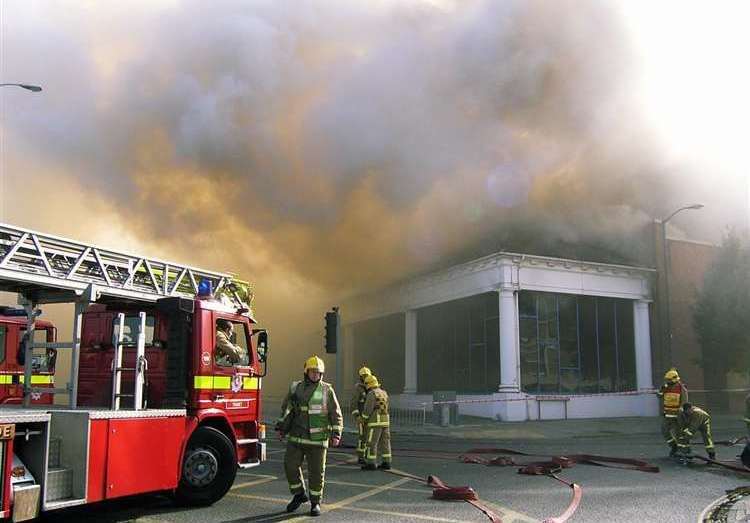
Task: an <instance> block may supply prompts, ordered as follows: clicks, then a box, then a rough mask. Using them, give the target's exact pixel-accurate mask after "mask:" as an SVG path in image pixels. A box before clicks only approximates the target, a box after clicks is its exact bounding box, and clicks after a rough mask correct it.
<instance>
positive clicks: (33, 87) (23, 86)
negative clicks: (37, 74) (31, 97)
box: [0, 84, 42, 93]
mask: <svg viewBox="0 0 750 523" xmlns="http://www.w3.org/2000/svg"><path fill="white" fill-rule="evenodd" d="M0 87H20V88H21V89H26V90H27V91H31V92H32V93H38V92H39V91H41V90H42V88H41V87H39V86H38V85H29V84H0Z"/></svg>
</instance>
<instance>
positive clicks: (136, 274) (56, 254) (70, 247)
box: [0, 223, 250, 408]
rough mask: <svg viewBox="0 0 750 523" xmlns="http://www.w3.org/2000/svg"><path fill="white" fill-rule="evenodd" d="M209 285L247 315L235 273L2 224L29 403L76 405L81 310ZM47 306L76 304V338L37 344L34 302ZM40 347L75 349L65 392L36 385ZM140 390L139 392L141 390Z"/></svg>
mask: <svg viewBox="0 0 750 523" xmlns="http://www.w3.org/2000/svg"><path fill="white" fill-rule="evenodd" d="M206 282H207V285H206V287H209V288H210V292H208V293H206V294H209V295H210V296H211V297H217V295H219V294H221V295H222V297H223V298H226V299H229V300H231V301H232V302H233V303H234V304H235V305H236V306H237V307H238V308H243V309H245V310H250V307H249V305H248V304H246V303H245V302H243V301H242V299H240V297H239V296H238V293H237V292H236V287H235V282H234V279H233V276H232V275H231V274H228V273H220V272H215V271H208V270H204V269H199V268H196V267H190V266H187V265H184V264H179V263H172V262H167V261H163V260H159V259H156V258H149V257H145V256H137V255H134V254H130V253H127V252H124V251H116V250H113V249H106V248H102V247H97V246H95V245H91V244H86V243H82V242H78V241H75V240H70V239H67V238H62V237H59V236H53V235H50V234H44V233H40V232H36V231H32V230H29V229H24V228H21V227H16V226H13V225H8V224H4V223H0V291H6V292H15V293H18V294H19V295H20V296H19V303H21V304H22V305H23V306H24V308H25V309H26V316H27V328H26V332H27V337H28V342H27V343H26V344H25V360H24V361H25V363H26V365H25V366H24V405H25V406H28V405H29V404H30V402H31V395H32V394H50V393H51V394H55V393H65V394H68V395H69V406H70V407H71V408H74V407H76V405H77V396H78V369H79V355H80V350H81V327H82V320H83V313H84V311H85V310H86V307H88V306H89V304H91V303H93V302H96V301H101V300H105V299H106V300H110V301H111V300H116V301H123V300H125V301H131V302H132V301H136V302H149V303H153V302H155V301H156V300H158V299H160V298H164V297H169V296H180V297H183V298H189V299H195V297H196V296H197V295H198V294H199V293H200V292H201V289H200V286H201V285H202V284H206ZM44 303H74V304H75V315H74V319H73V341H71V342H68V343H37V342H34V341H33V340H34V322H35V319H36V317H37V316H38V315H39V314H40V312H39V311H38V310H37V305H40V304H44ZM142 332H143V330H142ZM144 335H145V333H144ZM35 348H44V349H51V348H54V349H62V348H69V349H72V357H71V370H70V384H69V385H68V388H42V387H32V383H31V374H32V368H31V361H32V357H33V349H35ZM143 361H145V358H144V360H143ZM117 366H118V367H120V366H121V365H117ZM144 370H145V368H144ZM141 379H142V377H141ZM140 388H141V390H142V386H141V387H140ZM141 394H142V392H141ZM141 400H142V396H141ZM137 404H138V403H137Z"/></svg>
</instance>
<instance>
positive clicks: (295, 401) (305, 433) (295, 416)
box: [276, 356, 344, 516]
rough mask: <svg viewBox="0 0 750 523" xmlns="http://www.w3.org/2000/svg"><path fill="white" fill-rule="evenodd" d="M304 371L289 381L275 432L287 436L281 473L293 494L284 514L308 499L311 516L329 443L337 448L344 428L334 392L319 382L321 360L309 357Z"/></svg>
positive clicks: (314, 512)
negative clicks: (304, 474)
mask: <svg viewBox="0 0 750 523" xmlns="http://www.w3.org/2000/svg"><path fill="white" fill-rule="evenodd" d="M304 369H305V375H304V378H303V380H302V381H295V382H292V385H291V387H290V388H289V393H288V394H287V396H286V398H285V399H284V402H283V404H282V405H281V418H280V419H279V421H278V423H277V424H276V430H277V431H278V432H279V436H280V437H284V436H285V435H286V436H287V445H286V453H285V454H284V472H285V473H286V479H287V482H288V483H289V490H290V491H291V493H292V494H293V495H294V497H293V498H292V500H291V501H290V502H289V504H288V505H287V506H286V510H287V512H294V511H295V510H297V509H298V508H299V507H300V505H302V504H303V503H305V502H307V501H308V499H309V501H310V515H311V516H320V501H321V499H322V498H323V484H324V481H325V471H326V454H327V452H328V441H329V439H330V441H331V444H332V445H333V446H334V447H337V446H338V445H339V443H341V433H342V431H343V428H344V427H343V418H342V416H341V408H340V407H339V402H338V399H337V398H336V393H335V392H334V390H333V387H332V386H331V385H330V384H329V383H326V382H325V381H323V379H322V378H323V374H324V373H325V363H324V362H323V360H321V359H320V358H318V357H317V356H312V357H310V358H309V359H308V360H307V361H305V367H304ZM303 461H307V472H308V486H309V498H308V496H307V494H306V493H305V484H304V479H303V477H302V462H303Z"/></svg>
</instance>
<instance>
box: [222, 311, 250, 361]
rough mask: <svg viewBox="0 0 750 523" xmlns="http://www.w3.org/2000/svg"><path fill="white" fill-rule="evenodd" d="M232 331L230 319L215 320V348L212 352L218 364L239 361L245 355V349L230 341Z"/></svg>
mask: <svg viewBox="0 0 750 523" xmlns="http://www.w3.org/2000/svg"><path fill="white" fill-rule="evenodd" d="M233 332H234V327H233V326H232V322H231V321H228V320H224V319H219V320H216V350H215V351H214V352H215V358H216V362H217V363H218V364H219V365H232V364H235V363H240V362H241V361H242V360H243V358H244V357H245V349H243V348H242V347H240V346H239V345H235V344H234V343H232V334H233Z"/></svg>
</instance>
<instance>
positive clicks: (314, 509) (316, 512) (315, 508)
mask: <svg viewBox="0 0 750 523" xmlns="http://www.w3.org/2000/svg"><path fill="white" fill-rule="evenodd" d="M310 515H311V516H320V503H315V502H313V503H311V504H310Z"/></svg>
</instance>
